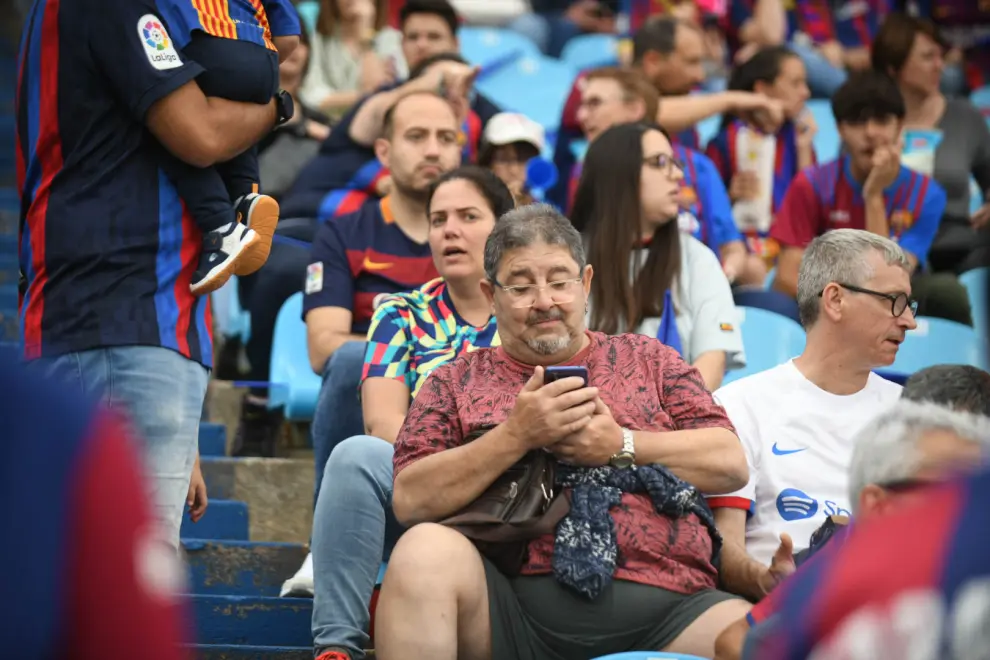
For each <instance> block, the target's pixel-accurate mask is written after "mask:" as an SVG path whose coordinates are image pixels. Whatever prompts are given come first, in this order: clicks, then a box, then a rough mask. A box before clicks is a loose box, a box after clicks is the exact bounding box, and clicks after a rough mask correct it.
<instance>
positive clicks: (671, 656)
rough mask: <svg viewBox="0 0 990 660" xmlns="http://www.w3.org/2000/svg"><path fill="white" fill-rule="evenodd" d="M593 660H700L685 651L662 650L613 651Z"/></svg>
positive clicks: (700, 659)
mask: <svg viewBox="0 0 990 660" xmlns="http://www.w3.org/2000/svg"><path fill="white" fill-rule="evenodd" d="M595 660H702V658H700V657H699V656H696V655H687V654H685V653H664V652H662V651H628V652H626V653H613V654H612V655H602V656H599V657H597V658H595Z"/></svg>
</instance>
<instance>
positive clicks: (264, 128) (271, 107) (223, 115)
mask: <svg viewBox="0 0 990 660" xmlns="http://www.w3.org/2000/svg"><path fill="white" fill-rule="evenodd" d="M206 102H207V108H208V111H207V117H206V123H207V124H208V125H209V127H210V131H211V134H212V135H213V139H214V149H215V154H216V156H217V158H216V162H219V163H222V162H225V161H228V160H230V159H231V158H234V157H235V156H238V155H240V154H242V153H244V152H245V151H247V150H248V149H250V148H251V147H252V146H254V145H255V144H257V143H258V142H259V141H261V138H263V137H265V136H266V135H268V133H270V132H271V130H272V129H273V128H274V127H275V120H276V118H277V117H276V111H275V101H274V100H272V101H270V102H268V103H267V104H266V105H261V104H259V103H237V102H235V101H228V100H227V99H221V98H216V97H207V99H206Z"/></svg>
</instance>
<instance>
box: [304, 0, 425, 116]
mask: <svg viewBox="0 0 990 660" xmlns="http://www.w3.org/2000/svg"><path fill="white" fill-rule="evenodd" d="M386 3H387V0H320V13H319V15H318V17H317V19H316V30H315V31H314V32H313V35H312V44H313V53H312V58H313V61H312V63H311V64H310V67H309V70H308V71H307V72H306V78H305V80H304V81H303V86H302V89H301V90H300V92H299V94H300V97H301V98H302V100H303V102H305V103H306V104H307V105H309V106H310V107H312V108H315V109H317V110H320V111H321V112H325V113H327V114H328V115H331V116H335V117H339V116H340V115H342V114H344V113H345V112H346V111H347V110H349V109H350V107H351V106H352V105H354V104H355V103H357V102H358V100H359V99H360V98H361V97H362V96H364V95H366V94H370V93H371V92H373V91H375V90H376V89H378V88H379V87H381V86H382V85H387V84H390V83H394V82H395V81H397V80H402V79H404V78H405V77H406V76H407V75H408V71H407V70H406V63H405V60H404V58H403V56H402V34H401V33H400V32H399V31H398V30H395V29H394V28H390V27H388V25H387V23H386V21H387V20H388V16H387V7H386Z"/></svg>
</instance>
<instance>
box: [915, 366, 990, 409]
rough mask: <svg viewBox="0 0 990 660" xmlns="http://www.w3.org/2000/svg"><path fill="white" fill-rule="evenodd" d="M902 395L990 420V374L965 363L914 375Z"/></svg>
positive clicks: (926, 370)
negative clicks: (989, 418)
mask: <svg viewBox="0 0 990 660" xmlns="http://www.w3.org/2000/svg"><path fill="white" fill-rule="evenodd" d="M901 396H902V397H903V398H905V399H908V400H910V401H928V402H930V403H937V404H938V405H940V406H946V407H947V408H952V409H953V410H961V411H963V412H970V413H975V414H977V415H983V416H984V417H990V373H987V372H986V371H984V370H983V369H978V368H977V367H973V366H970V365H966V364H939V365H936V366H934V367H927V368H925V369H922V370H921V371H918V372H917V373H914V374H912V375H911V377H910V378H908V379H907V382H906V383H904V391H903V392H902V394H901Z"/></svg>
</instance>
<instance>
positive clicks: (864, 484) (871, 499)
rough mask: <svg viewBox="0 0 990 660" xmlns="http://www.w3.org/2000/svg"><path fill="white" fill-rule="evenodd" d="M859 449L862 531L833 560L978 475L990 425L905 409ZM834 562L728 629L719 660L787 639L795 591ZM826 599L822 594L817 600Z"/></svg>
mask: <svg viewBox="0 0 990 660" xmlns="http://www.w3.org/2000/svg"><path fill="white" fill-rule="evenodd" d="M853 444H854V446H855V449H854V451H853V455H852V460H851V462H850V466H849V475H850V477H849V491H850V500H851V501H852V502H855V503H856V504H855V507H854V509H853V513H854V515H855V516H856V518H855V520H856V524H855V525H854V526H853V525H849V524H848V522H847V523H845V524H842V523H840V524H839V526H838V527H837V528H836V529H837V530H838V531H836V532H835V533H834V534H833V535H832V536H831V537H830V539H829V543H828V545H827V546H826V547H828V553H835V552H840V551H841V548H839V547H838V546H840V545H841V544H843V543H845V542H846V541H847V540H848V539H850V538H854V535H855V534H857V533H859V532H858V530H859V527H860V525H861V524H864V523H865V524H869V523H870V522H871V521H873V520H874V519H876V518H878V517H880V516H884V515H888V514H890V512H891V511H894V510H896V509H898V508H900V507H903V506H904V505H905V504H909V503H911V502H912V501H914V500H916V499H919V493H927V492H928V491H927V489H925V488H924V486H926V485H929V484H934V483H937V482H939V481H943V480H945V479H947V478H950V477H952V476H955V475H958V474H959V473H961V472H970V471H975V470H978V469H979V468H980V466H981V464H983V463H984V460H985V457H986V455H987V453H988V451H990V419H987V418H985V417H981V416H980V415H973V414H971V413H965V412H955V411H952V410H950V409H947V408H943V407H942V406H939V405H935V404H932V403H921V404H919V403H915V402H913V401H900V402H899V403H897V404H895V405H894V406H892V407H891V408H890V409H888V410H886V411H884V412H882V413H880V414H879V415H878V416H877V417H876V418H874V419H873V420H872V421H871V422H870V423H869V424H867V425H866V426H865V427H864V428H863V430H862V431H860V432H859V433H858V434H857V436H856V439H855V442H854V443H853ZM847 520H848V519H847ZM827 562H828V558H827V556H826V555H825V554H823V555H821V556H816V558H815V559H814V560H813V561H811V562H810V563H809V564H807V565H804V566H801V567H800V568H799V569H798V571H797V573H796V574H795V575H794V576H793V577H792V578H791V579H790V580H788V581H787V582H785V583H783V584H782V585H780V586H779V587H778V588H777V589H775V590H774V591H773V592H772V593H771V594H770V595H769V596H767V597H766V598H764V599H763V600H761V601H760V602H759V603H757V604H756V606H755V607H754V608H753V609H752V610H751V611H750V612H749V613H748V614H747V615H746V616H745V617H744V618H743V619H740V620H739V621H737V622H736V623H735V624H733V625H732V626H729V627H728V628H726V629H725V630H724V631H723V632H722V634H721V635H719V638H718V641H717V642H716V658H717V660H738V658H740V657H741V656H742V653H743V648H744V642H745V645H746V646H747V647H753V648H755V647H759V646H760V645H761V644H763V643H764V639H765V638H766V637H768V636H773V635H776V634H780V633H782V632H783V631H781V630H780V629H779V628H778V627H777V624H778V622H779V619H780V618H781V616H782V613H781V611H780V609H779V607H780V603H781V602H782V601H783V600H784V599H786V598H787V593H788V590H789V589H790V588H791V585H792V584H793V583H794V581H795V580H800V579H802V577H801V576H803V575H805V574H806V573H808V572H814V571H815V570H816V568H818V567H820V566H822V565H823V564H827ZM883 570H884V572H885V573H886V575H887V576H888V577H890V576H891V574H892V573H896V572H898V571H899V570H900V569H898V568H893V567H889V566H888V567H885V568H884V569H883ZM833 577H834V574H833ZM821 596H822V594H821V593H816V594H815V595H813V596H811V598H819V597H821ZM751 629H752V632H750V631H751ZM752 657H754V658H756V657H760V658H762V656H752ZM870 657H875V656H873V655H871V656H870Z"/></svg>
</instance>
